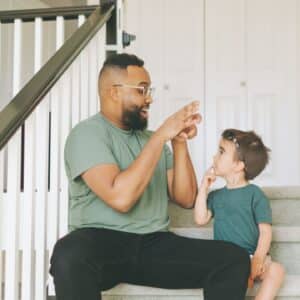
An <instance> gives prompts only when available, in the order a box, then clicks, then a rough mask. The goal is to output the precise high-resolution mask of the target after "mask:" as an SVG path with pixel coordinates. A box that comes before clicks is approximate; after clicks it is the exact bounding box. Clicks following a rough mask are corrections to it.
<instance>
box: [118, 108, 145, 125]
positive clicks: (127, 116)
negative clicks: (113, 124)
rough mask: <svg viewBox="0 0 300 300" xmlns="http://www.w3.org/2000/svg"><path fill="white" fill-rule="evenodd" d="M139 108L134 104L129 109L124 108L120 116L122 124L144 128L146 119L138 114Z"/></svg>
mask: <svg viewBox="0 0 300 300" xmlns="http://www.w3.org/2000/svg"><path fill="white" fill-rule="evenodd" d="M140 112H141V108H139V107H138V106H134V107H133V108H131V109H125V110H124V112H123V116H122V122H123V124H124V125H125V126H126V127H127V128H129V129H133V130H144V129H146V128H147V125H148V120H147V118H143V117H142V116H141V114H140Z"/></svg>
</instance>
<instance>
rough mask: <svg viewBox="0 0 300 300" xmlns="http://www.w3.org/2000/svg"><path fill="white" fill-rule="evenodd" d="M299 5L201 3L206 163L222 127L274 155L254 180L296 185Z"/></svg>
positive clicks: (250, 0) (269, 0)
mask: <svg viewBox="0 0 300 300" xmlns="http://www.w3.org/2000/svg"><path fill="white" fill-rule="evenodd" d="M296 8H297V0H223V1H222V2H221V1H218V0H207V1H206V41H205V42H206V52H205V53H206V64H205V66H206V98H205V99H206V111H205V117H206V125H207V127H206V132H207V139H206V142H207V164H210V161H211V157H212V154H213V153H214V152H215V150H216V144H217V140H218V139H219V136H220V133H221V131H222V130H223V129H225V128H227V127H235V128H241V129H254V130H255V131H256V132H257V133H258V134H260V135H261V136H262V138H263V140H264V141H265V143H266V145H267V146H269V147H270V148H271V150H272V152H271V162H270V164H269V166H268V167H267V169H266V170H265V171H264V172H263V173H262V174H261V175H260V176H259V177H258V178H257V179H256V180H255V182H257V183H259V184H262V185H297V184H299V183H300V174H299V165H300V161H299V153H300V151H299V150H300V147H299V144H300V143H299V139H300V137H299V134H297V133H298V132H299V128H300V126H299V120H298V119H297V116H299V111H300V107H299V102H297V94H296V93H297V84H296V80H297V74H296V71H297V69H296V66H297V64H296V63H297V53H296V50H297V46H296V45H297V34H296V33H297V26H296V11H297V10H296Z"/></svg>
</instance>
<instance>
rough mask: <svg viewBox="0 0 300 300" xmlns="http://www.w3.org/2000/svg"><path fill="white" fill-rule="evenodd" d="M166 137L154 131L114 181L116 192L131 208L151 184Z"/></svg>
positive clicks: (128, 207)
mask: <svg viewBox="0 0 300 300" xmlns="http://www.w3.org/2000/svg"><path fill="white" fill-rule="evenodd" d="M164 144H165V141H164V139H163V138H162V137H161V136H160V135H159V134H157V133H154V134H153V135H152V137H151V138H150V140H149V141H148V143H147V144H146V145H145V147H144V148H143V150H142V151H141V153H140V154H139V156H138V157H137V158H136V160H135V161H134V162H133V163H132V164H131V165H130V166H129V167H128V168H127V169H126V170H124V171H122V172H120V173H119V174H118V176H117V177H116V179H115V181H114V183H113V189H114V190H115V193H116V194H117V195H119V197H120V198H122V202H123V201H125V202H126V205H125V206H126V207H127V209H128V210H129V209H130V208H131V207H132V206H133V205H134V204H135V203H136V201H137V200H138V198H139V197H140V196H141V194H142V193H143V192H144V190H145V188H146V186H147V185H148V184H149V182H150V180H151V178H152V176H153V173H154V170H155V168H156V166H157V163H158V161H159V159H160V157H161V153H162V150H163V147H164Z"/></svg>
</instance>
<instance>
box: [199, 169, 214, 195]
mask: <svg viewBox="0 0 300 300" xmlns="http://www.w3.org/2000/svg"><path fill="white" fill-rule="evenodd" d="M215 181H216V175H215V169H214V168H213V167H210V168H209V169H208V170H207V171H206V172H205V174H204V177H203V179H202V182H201V186H200V187H201V188H204V189H206V190H207V189H208V188H209V187H210V186H211V185H212V183H213V182H215Z"/></svg>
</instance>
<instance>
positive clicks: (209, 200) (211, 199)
mask: <svg viewBox="0 0 300 300" xmlns="http://www.w3.org/2000/svg"><path fill="white" fill-rule="evenodd" d="M207 209H209V210H210V211H211V213H212V216H214V191H212V192H210V193H209V194H208V196H207Z"/></svg>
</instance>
